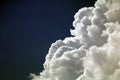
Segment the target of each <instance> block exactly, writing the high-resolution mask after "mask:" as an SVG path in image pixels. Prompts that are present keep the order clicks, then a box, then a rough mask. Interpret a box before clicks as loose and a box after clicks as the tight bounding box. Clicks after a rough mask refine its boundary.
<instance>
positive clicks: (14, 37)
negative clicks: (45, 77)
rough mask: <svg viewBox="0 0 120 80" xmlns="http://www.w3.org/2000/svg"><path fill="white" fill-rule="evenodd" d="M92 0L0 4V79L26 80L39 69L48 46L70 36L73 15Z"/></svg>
mask: <svg viewBox="0 0 120 80" xmlns="http://www.w3.org/2000/svg"><path fill="white" fill-rule="evenodd" d="M94 2H95V1H94V0H93V1H92V0H14V1H13V0H9V1H7V0H4V1H3V2H2V1H1V2H0V80H29V79H27V78H28V76H29V74H30V73H31V72H33V73H36V74H38V73H39V72H40V71H41V70H42V69H43V68H42V67H43V66H42V64H43V62H44V58H45V55H46V54H47V52H48V49H49V47H50V45H51V43H53V42H55V41H56V40H58V39H64V38H65V37H67V36H68V37H69V36H70V32H69V30H70V28H73V27H72V21H73V20H74V18H73V16H74V14H75V12H77V11H78V9H80V8H81V7H84V6H92V5H93V4H94Z"/></svg>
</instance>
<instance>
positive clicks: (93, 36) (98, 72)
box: [31, 0, 120, 80]
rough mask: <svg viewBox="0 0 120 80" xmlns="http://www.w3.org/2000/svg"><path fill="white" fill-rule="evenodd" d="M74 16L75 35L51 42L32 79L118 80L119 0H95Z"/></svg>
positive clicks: (119, 65)
mask: <svg viewBox="0 0 120 80" xmlns="http://www.w3.org/2000/svg"><path fill="white" fill-rule="evenodd" d="M74 18H75V20H74V21H73V27H74V29H73V30H70V32H71V35H73V36H74V37H67V38H65V39H64V40H63V41H62V40H58V41H56V42H55V43H53V44H52V45H51V47H50V49H49V52H48V54H47V56H46V61H45V63H44V70H43V71H42V72H40V75H35V74H31V76H32V77H33V78H32V80H120V53H119V52H120V0H98V1H97V2H96V3H95V6H94V7H85V8H82V9H80V10H79V11H78V12H77V13H76V14H75V16H74Z"/></svg>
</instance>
